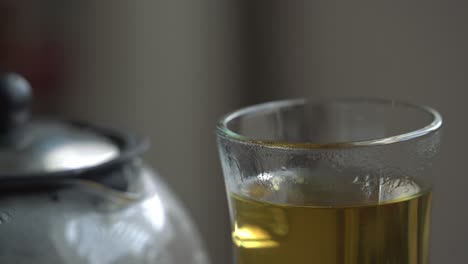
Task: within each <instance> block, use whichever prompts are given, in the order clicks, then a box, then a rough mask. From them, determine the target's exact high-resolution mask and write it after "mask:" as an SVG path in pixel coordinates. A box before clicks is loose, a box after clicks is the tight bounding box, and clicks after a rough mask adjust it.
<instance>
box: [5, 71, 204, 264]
mask: <svg viewBox="0 0 468 264" xmlns="http://www.w3.org/2000/svg"><path fill="white" fill-rule="evenodd" d="M30 101H31V92H30V86H29V84H28V83H27V81H26V80H25V79H24V78H22V77H21V76H19V75H16V74H11V73H10V74H4V75H2V76H0V263H9V264H13V263H15V264H31V263H36V264H46V263H47V264H133V263H134V264H144V263H153V264H154V263H157V264H181V263H184V264H192V263H193V264H205V263H208V259H207V257H206V254H205V251H204V249H203V245H202V243H201V240H200V238H199V237H198V233H197V231H196V229H195V228H194V226H193V224H192V223H191V221H190V218H189V217H188V215H187V214H186V213H185V212H184V210H183V208H182V207H181V205H180V204H179V203H178V201H177V200H176V199H175V198H174V196H173V195H172V194H171V192H170V191H169V189H168V188H167V187H166V186H165V184H164V183H163V182H162V181H161V180H160V178H159V177H158V175H156V174H155V173H154V171H152V170H151V168H150V167H149V166H147V165H146V164H145V162H144V161H143V160H142V158H141V154H142V153H143V152H144V151H145V150H146V148H147V146H148V144H147V143H146V141H144V140H141V139H138V138H136V137H134V136H132V135H128V134H125V133H122V132H119V131H113V130H108V129H104V128H100V127H96V126H93V125H90V124H85V123H77V122H69V121H56V120H55V121H54V120H31V121H30V120H29V118H28V117H29V103H30Z"/></svg>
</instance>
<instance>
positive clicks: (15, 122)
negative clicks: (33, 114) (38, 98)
mask: <svg viewBox="0 0 468 264" xmlns="http://www.w3.org/2000/svg"><path fill="white" fill-rule="evenodd" d="M31 98H32V95H31V86H30V85H29V83H28V81H27V80H26V79H25V78H23V77H22V76H20V75H18V74H15V73H5V74H0V134H7V133H9V132H11V131H13V130H15V129H16V128H19V127H21V125H23V124H25V123H27V121H28V118H29V109H30V103H31Z"/></svg>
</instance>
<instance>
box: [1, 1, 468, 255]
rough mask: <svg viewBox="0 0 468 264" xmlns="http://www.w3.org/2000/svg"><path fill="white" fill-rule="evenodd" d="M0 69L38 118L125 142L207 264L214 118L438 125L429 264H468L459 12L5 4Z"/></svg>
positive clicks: (220, 207) (467, 65)
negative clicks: (420, 113)
mask: <svg viewBox="0 0 468 264" xmlns="http://www.w3.org/2000/svg"><path fill="white" fill-rule="evenodd" d="M0 71H16V72H19V73H20V74H23V75H25V76H26V77H27V78H28V79H29V80H30V81H31V83H32V85H33V88H34V93H35V98H36V102H35V106H34V107H35V111H36V113H41V114H44V115H46V114H47V115H54V116H67V117H72V118H76V119H83V120H89V121H93V122H98V123H100V124H102V125H106V126H110V127H115V128H119V129H126V130H130V131H134V132H135V133H137V134H140V135H145V136H147V137H149V138H150V139H151V141H152V148H151V150H150V151H149V152H148V153H147V156H146V158H147V159H148V160H149V161H150V162H151V163H152V165H154V166H155V167H156V168H157V170H158V171H159V172H160V174H161V175H162V177H163V178H164V179H165V180H166V182H167V183H168V184H169V185H170V186H171V187H172V189H173V190H174V192H175V193H176V194H177V195H178V196H179V198H180V200H181V201H182V202H183V203H184V204H185V206H186V207H187V208H188V210H189V212H190V213H191V215H192V217H193V218H194V221H195V222H196V224H197V225H198V228H199V230H200V232H201V234H202V235H203V238H204V240H205V243H206V246H207V248H208V250H209V253H210V256H211V258H212V261H213V263H227V262H228V260H230V259H231V244H230V238H229V237H230V235H229V222H228V220H229V218H228V210H227V204H226V199H225V194H224V185H223V179H222V174H221V170H220V165H219V162H218V158H217V151H216V146H215V134H214V126H215V124H216V122H217V120H218V119H219V117H220V116H221V115H222V114H224V113H226V112H228V111H231V110H234V109H236V108H238V107H241V106H245V105H248V104H253V103H258V102H264V101H268V100H274V99H279V98H290V97H330V96H377V97H385V98H393V99H400V100H406V101H412V102H416V103H423V104H427V105H431V106H433V107H435V108H436V109H438V110H440V111H441V112H442V114H443V115H444V118H445V120H444V121H445V130H444V142H443V143H444V144H443V151H442V166H441V168H440V174H441V175H440V176H441V177H440V181H439V185H438V189H437V192H436V194H435V205H434V212H435V213H434V218H433V233H432V234H433V239H432V248H433V250H432V254H433V262H432V263H462V262H463V261H465V260H466V259H468V251H466V245H467V244H468V225H467V224H466V223H468V212H467V210H466V208H467V206H466V205H465V202H467V201H468V192H467V190H466V186H468V178H467V177H466V175H464V170H465V167H464V165H463V164H464V162H466V161H465V158H463V157H464V156H465V155H466V154H465V151H466V150H467V149H468V143H467V141H466V140H465V139H464V137H465V136H466V135H467V134H468V123H465V121H466V116H465V114H467V113H468V104H466V98H467V96H468V91H467V87H468V2H466V1H458V0H426V1H420V0H413V1H403V0H395V1H371V0H354V1H347V0H314V1H307V0H292V1H281V0H269V1H264V0H257V1H249V0H232V1H231V0H198V1H192V0H158V1H150V0H140V1H123V0H122V1H120V0H119V1H117V0H115V1H91V0H83V1H71V0H68V1H64V0H42V1H25V0H2V1H0Z"/></svg>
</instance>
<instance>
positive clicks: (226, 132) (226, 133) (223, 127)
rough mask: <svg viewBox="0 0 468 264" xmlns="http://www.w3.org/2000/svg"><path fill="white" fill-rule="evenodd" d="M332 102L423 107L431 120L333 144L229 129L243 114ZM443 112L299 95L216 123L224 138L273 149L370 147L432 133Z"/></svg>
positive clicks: (379, 100)
mask: <svg viewBox="0 0 468 264" xmlns="http://www.w3.org/2000/svg"><path fill="white" fill-rule="evenodd" d="M330 102H371V103H376V104H380V105H391V106H404V107H410V108H413V109H417V110H421V111H423V112H426V113H427V114H430V115H431V116H432V121H431V122H430V123H429V124H427V125H425V126H424V127H421V128H418V129H414V130H412V131H409V132H405V133H401V134H398V135H394V136H389V137H384V138H376V139H370V140H357V141H346V142H330V143H313V142H287V141H281V140H261V139H254V138H250V137H247V136H244V135H241V134H238V133H236V132H234V131H232V130H231V129H229V128H228V123H229V122H230V121H232V120H233V119H235V118H238V117H240V116H243V115H246V114H249V113H255V112H261V111H265V110H271V109H275V108H280V107H288V106H294V105H301V104H307V103H330ZM442 123H443V122H442V115H441V114H440V113H439V112H438V111H437V110H435V109H434V108H432V107H429V106H425V105H420V104H413V103H408V102H404V101H399V100H393V99H382V98H370V97H359V98H340V97H335V98H321V99H311V98H296V99H285V100H277V101H270V102H265V103H260V104H255V105H251V106H247V107H243V108H240V109H238V110H235V111H232V112H229V113H227V114H226V115H224V116H223V117H222V118H221V119H220V120H219V122H218V124H217V126H216V132H217V134H218V136H221V137H223V138H226V139H229V140H232V141H238V142H243V143H246V144H252V145H259V146H265V147H271V148H288V149H291V148H294V149H327V148H355V147H369V146H380V145H389V144H395V143H399V142H402V141H408V140H411V139H415V138H419V137H422V136H425V135H428V134H431V133H434V132H436V131H438V130H439V129H440V128H441V127H442Z"/></svg>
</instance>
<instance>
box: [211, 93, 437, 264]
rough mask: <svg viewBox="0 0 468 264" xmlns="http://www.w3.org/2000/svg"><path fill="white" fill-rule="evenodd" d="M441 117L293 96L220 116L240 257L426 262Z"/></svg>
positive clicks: (246, 261)
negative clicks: (295, 97) (296, 98)
mask: <svg viewBox="0 0 468 264" xmlns="http://www.w3.org/2000/svg"><path fill="white" fill-rule="evenodd" d="M441 126H442V118H441V116H440V114H439V113H438V112H437V111H435V110H434V109H431V108H429V107H425V106H418V105H413V104H409V103H403V102H397V101H393V100H381V99H334V100H322V101H320V100H307V99H298V100H286V101H277V102H271V103H265V104H260V105H256V106H252V107H247V108H244V109H241V110H238V111H235V112H233V113H230V114H228V115H226V116H225V117H224V118H223V119H222V120H221V121H220V122H219V124H218V126H217V135H218V146H219V152H220V156H221V162H222V167H223V172H224V177H225V183H226V188H227V193H228V199H229V206H230V213H231V219H232V240H233V243H234V247H235V263H237V264H254V263H255V264H306V263H307V264H311V263H314V264H315V263H316V264H427V263H428V248H429V229H430V214H431V192H432V189H433V183H434V177H435V175H434V174H435V173H434V170H433V169H431V168H432V167H433V166H432V164H433V163H434V160H435V158H436V156H437V153H438V149H439V141H440V128H441Z"/></svg>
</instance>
